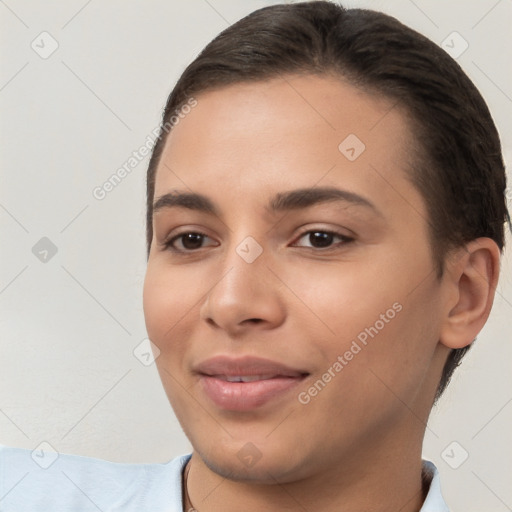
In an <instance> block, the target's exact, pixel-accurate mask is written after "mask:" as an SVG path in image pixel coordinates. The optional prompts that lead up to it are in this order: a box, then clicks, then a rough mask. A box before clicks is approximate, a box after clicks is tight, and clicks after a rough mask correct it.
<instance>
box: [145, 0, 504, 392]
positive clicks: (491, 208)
mask: <svg viewBox="0 0 512 512" xmlns="http://www.w3.org/2000/svg"><path fill="white" fill-rule="evenodd" d="M300 73H303V74H304V73H307V74H317V75H334V76H339V77H343V78H345V79H348V80H349V82H350V83H352V84H354V85H356V86H358V87H362V88H364V89H365V90H367V91H368V92H369V93H373V94H378V95H382V96H384V97H387V98H389V99H390V100H391V101H393V102H395V103H396V102H400V104H401V106H402V108H405V110H406V112H407V113H408V114H409V117H410V118H412V120H413V122H414V124H415V131H414V138H415V142H416V146H417V149H418V156H417V158H416V162H415V164H414V166H413V168H412V169H411V172H410V179H411V181H412V183H413V184H414V185H415V186H416V187H417V189H418V190H419V192H420V193H421V195H422V197H423V198H424V200H425V203H426V206H427V211H428V215H429V219H428V221H427V222H428V223H429V228H430V229H429V232H430V242H431V247H432V256H433V260H434V262H435V265H436V270H437V277H438V278H441V277H442V275H443V269H444V262H445V258H446V255H447V254H448V253H449V251H450V250H451V249H453V248H456V247H461V246H463V245H464V244H465V243H467V242H469V241H471V240H474V239H476V238H478V237H489V238H492V239H493V240H494V241H495V242H496V243H497V245H498V246H499V248H500V251H502V250H503V247H504V224H505V222H506V221H508V224H509V226H510V227H511V229H512V225H511V223H510V215H509V212H508V210H507V203H506V175H505V169H504V163H503V159H502V154H501V145H500V140H499V135H498V132H497V130H496V127H495V125H494V122H493V119H492V117H491V114H490V113H489V110H488V108H487V105H486V103H485V101H484V100H483V98H482V96H481V95H480V93H479V92H478V90H477V88H476V87H475V86H474V84H473V83H472V82H471V80H470V79H469V78H468V77H467V76H466V74H465V73H464V71H463V70H462V68H461V67H460V66H459V65H458V64H457V62H456V61H455V60H453V59H452V58H451V57H450V56H449V55H448V54H447V53H446V52H445V51H444V50H442V49H441V48H439V47H438V46H437V45H436V44H435V43H433V42H432V41H430V40H429V39H427V38H426V37H424V36H423V35H421V34H419V33H418V32H416V31H414V30H412V29H410V28H409V27H407V26H405V25H403V24H402V23H400V22H399V21H398V20H396V19H395V18H393V17H391V16H388V15H386V14H383V13H380V12H376V11H371V10H366V9H345V8H343V7H341V6H340V5H338V4H335V3H331V2H328V1H313V2H300V3H294V4H278V5H272V6H269V7H264V8H262V9H258V10H257V11H254V12H253V13H251V14H249V15H248V16H246V17H245V18H243V19H241V20H239V21H238V22H236V23H234V24H233V25H231V26H230V27H228V28H227V29H225V30H224V31H223V32H221V33H220V34H219V35H218V36H217V37H216V38H215V39H213V41H211V42H210V43H209V44H208V45H207V46H206V47H205V48H204V49H203V50H202V51H201V53H200V54H199V55H198V56H197V57H196V58H195V59H194V61H193V62H191V63H190V64H189V65H188V67H187V68H186V69H185V71H184V72H183V73H182V75H181V77H180V78H179V80H178V81H177V83H176V85H175V87H174V88H173V90H172V92H171V94H170V95H169V98H168V100H167V104H166V106H165V109H164V112H163V117H162V126H161V129H160V135H159V138H158V140H157V142H156V144H155V146H154V148H153V153H152V155H151V160H150V162H149V167H148V172H147V217H146V235H147V253H148V257H149V252H150V249H151V241H152V238H153V226H152V221H153V201H154V192H155V176H156V170H157V167H158V162H159V160H160V156H161V154H162V150H163V148H164V145H165V141H166V135H167V133H168V132H169V129H168V127H169V122H170V119H171V118H172V117H173V116H175V115H176V114H177V112H179V109H180V107H181V106H183V105H184V104H185V103H186V102H187V100H189V99H190V97H191V96H192V95H197V94H198V93H200V92H204V91H207V90H212V89H218V88H221V87H223V86H227V85H231V84H235V83H241V82H251V81H260V80H266V79H271V78H277V77H279V76H281V75H284V74H300ZM166 123H167V124H166ZM470 346H471V345H469V346H467V347H464V348H460V349H453V350H452V351H451V353H450V355H449V356H448V359H447V361H446V364H445V367H444V370H443V375H442V378H441V382H440V384H439V387H438V390H437V394H436V400H437V399H438V398H439V396H441V394H442V392H443V391H444V389H445V388H446V386H447V384H448V382H449V380H450V377H451V375H452V373H453V371H454V369H455V368H456V367H457V366H458V365H459V364H460V362H461V359H462V357H463V356H464V354H465V353H466V351H467V350H468V349H469V347H470Z"/></svg>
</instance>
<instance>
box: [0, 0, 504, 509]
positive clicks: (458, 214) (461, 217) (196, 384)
mask: <svg viewBox="0 0 512 512" xmlns="http://www.w3.org/2000/svg"><path fill="white" fill-rule="evenodd" d="M505 188H506V178H505V171H504V165H503V161H502V156H501V148H500V142H499V137H498V134H497V131H496V128H495V126H494V123H493V121H492V118H491V116H490V113H489V111H488V109H487V107H486V105H485V102H484V100H483V99H482V97H481V95H480V94H479V93H478V91H477V90H476V88H475V87H474V85H473V84H472V83H471V81H470V80H469V79H468V77H467V76H466V75H465V74H464V73H463V71H462V70H461V68H460V67H459V65H458V64H457V63H456V62H455V61H454V60H453V59H452V58H451V57H449V56H448V55H447V54H446V53H445V52H444V51H443V50H442V49H440V48H438V47H437V46H436V45H435V44H434V43H433V42H431V41H429V40H427V39H426V38H425V37H423V36H421V35H420V34H418V33H416V32H415V31H413V30H411V29H409V28H407V27H406V26H404V25H403V24H401V23H399V22H398V21H397V20H396V19H394V18H392V17H390V16H386V15H384V14H381V13H378V12H374V11H369V10H360V9H348V10H346V9H344V8H343V7H341V6H339V5H336V4H334V3H330V2H323V1H320V2H304V3H295V4H290V5H284V4H283V5H274V6H271V7H267V8H263V9H260V10H258V11H255V12H254V13H252V14H251V15H249V16H247V17H245V18H243V19H242V20H240V21H239V22H237V23H235V24H233V25H232V26H230V27H229V28H227V29H226V30H224V31H223V32H222V33H221V34H220V35H219V36H218V37H217V38H215V39H214V40H213V41H212V42H211V43H210V44H208V45H207V46H206V48H205V49H204V50H203V51H202V52H201V53H200V55H199V56H198V57H197V58H196V59H195V60H194V61H193V62H192V63H191V64H190V65H189V66H188V67H187V68H186V70H185V71H184V72H183V74H182V76H181V78H180V79H179V81H178V82H177V84H176V86H175V87H174V89H173V91H172V93H171V94H170V96H169V99H168V102H167V105H166V108H165V111H164V115H163V120H162V128H161V132H160V138H159V140H158V142H157V144H156V145H155V147H154V150H153V154H152V157H151V160H150V164H149V168H148V175H147V249H148V266H147V273H146V279H145V284H144V313H145V319H146V326H147V330H148V335H149V338H150V339H151V340H152V343H153V344H154V346H155V347H157V348H158V351H159V356H158V358H157V359H156V364H157V367H158V371H159V374H160V377H161V380H162V383H163V386H164V388H165V391H166V393H167V396H168V398H169V401H170V403H171V405H172V407H173V409H174V411H175V413H176V416H177V418H178V420H179V422H180V424H181V426H182V428H183V430H184V432H185V434H186V435H187V437H188V438H189V440H190V442H191V444H192V446H193V453H192V454H188V455H184V456H181V457H177V458H176V459H173V460H172V461H170V462H169V463H168V464H117V463H111V462H107V461H101V460H96V459H89V458H84V457H78V456H70V455H68V456H61V457H62V461H61V462H60V466H57V465H55V466H52V467H49V468H48V469H46V470H45V471H39V472H37V474H35V475H32V474H30V476H29V477H27V474H28V470H27V468H28V467H29V466H28V465H29V463H30V462H31V461H30V460H29V459H30V457H29V453H30V452H27V451H26V450H20V449H9V448H4V449H3V450H0V458H1V460H2V464H3V467H4V468H7V470H6V471H4V475H3V477H2V478H3V479H2V480H1V482H2V484H1V485H2V486H1V487H0V490H1V492H2V493H3V494H5V493H8V494H11V495H12V497H11V498H9V496H7V497H4V500H5V501H4V503H6V504H10V505H5V506H6V508H5V510H14V509H15V506H16V505H19V506H21V505H20V504H24V506H25V505H26V506H25V508H23V507H22V508H23V510H48V509H51V508H52V506H54V504H55V503H58V504H59V506H60V507H61V508H62V507H64V508H63V509H69V510H71V509H72V510H98V509H99V510H141V509H147V510H173V511H182V510H198V511H199V512H212V511H223V512H231V511H235V510H244V511H249V512H256V511H263V510H297V511H299V510H317V511H323V512H331V511H337V512H340V511H341V512H342V511H351V512H357V511H367V510H374V511H397V510H401V511H403V512H413V511H414V512H417V511H421V512H441V511H445V510H448V507H447V505H446V503H445V501H444V500H443V497H442V495H441V492H440V484H439V475H438V473H437V470H436V468H435V466H434V465H433V464H432V463H431V462H428V461H423V460H422V458H421V449H422V441H423V437H424V433H425V428H426V422H427V419H428V417H429V413H430V410H431V408H432V406H433V404H434V403H435V401H436V400H437V399H438V398H439V397H440V396H441V394H442V392H443V391H444V389H445V388H446V386H447V384H448V382H449V380H450V377H451V375H452V373H453V371H454V369H455V368H456V366H457V365H458V364H459V363H460V361H461V359H462V357H463V355H464V353H465V352H466V351H467V350H468V348H469V347H470V346H471V343H472V342H473V340H474V339H475V337H476V336H477V334H478V333H479V332H480V330H481V329H482V327H483V326H484V324H485V322H486V320H487V318H488V316H489V313H490V310H491V307H492V303H493V297H494V292H495V289H496V285H497V282H498V275H499V266H500V252H501V251H502V250H503V246H504V228H505V223H506V222H508V225H509V226H510V217H509V214H508V211H507V206H506V201H505ZM52 468H53V469H52ZM24 473H25V474H24ZM25 477H27V481H26V483H24V482H23V480H24V478H25ZM56 484H58V491H55V494H52V493H53V492H54V491H50V489H55V488H56ZM24 486H25V487H24ZM17 487H18V490H17V491H16V488H17ZM22 489H24V491H22ZM77 489H78V490H79V491H80V492H77ZM80 493H81V494H80ZM77 496H79V497H77ZM0 497H1V496H0ZM9 500H11V501H9ZM79 503H80V504H79ZM1 504H2V502H0V505H1ZM9 506H10V507H11V508H9ZM20 509H21V508H20ZM2 510H3V509H2Z"/></svg>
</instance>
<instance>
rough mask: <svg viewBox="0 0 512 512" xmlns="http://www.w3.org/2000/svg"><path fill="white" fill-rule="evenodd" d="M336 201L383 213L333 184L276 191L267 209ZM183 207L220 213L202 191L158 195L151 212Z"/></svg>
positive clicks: (299, 206)
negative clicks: (330, 185)
mask: <svg viewBox="0 0 512 512" xmlns="http://www.w3.org/2000/svg"><path fill="white" fill-rule="evenodd" d="M333 201H339V202H343V203H347V204H350V205H355V206H362V207H365V208H368V209H370V210H373V212H374V213H376V214H377V215H379V216H381V217H382V216H383V215H382V213H381V212H380V211H379V210H378V209H377V207H376V206H375V205H374V204H373V203H372V202H371V201H369V200H368V199H367V198H365V197H363V196H361V195H359V194H356V193H355V192H350V191H348V190H342V189H339V188H335V187H313V188H299V189H295V190H289V191H287V192H279V193H278V194H276V195H275V196H274V197H272V198H271V199H270V201H269V202H268V204H267V206H266V207H265V208H266V210H267V211H268V212H270V213H277V212H282V211H289V210H298V209H303V208H309V207H311V206H314V205H316V204H319V203H327V202H333ZM173 207H182V208H187V209H190V210H196V211H200V212H204V213H209V214H213V215H216V216H220V211H219V209H218V207H217V206H216V205H215V204H214V202H213V201H212V200H211V199H210V198H209V197H207V196H205V195H203V194H198V193H196V192H181V191H172V192H169V193H167V194H164V195H162V196H160V197H159V198H158V199H157V200H156V201H155V202H154V203H153V213H156V212H158V211H159V210H162V209H167V208H173Z"/></svg>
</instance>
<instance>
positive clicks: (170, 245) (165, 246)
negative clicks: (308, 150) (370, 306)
mask: <svg viewBox="0 0 512 512" xmlns="http://www.w3.org/2000/svg"><path fill="white" fill-rule="evenodd" d="M311 233H322V234H326V235H332V236H334V237H338V238H340V239H341V240H342V242H341V243H340V244H338V245H337V246H336V245H335V246H330V247H326V248H318V247H305V249H313V250H315V251H319V252H326V251H329V250H332V249H335V248H336V247H338V246H339V245H346V244H348V243H350V242H353V241H354V238H351V237H348V236H346V235H342V234H341V233H337V232H336V231H329V230H325V229H310V230H308V231H304V232H303V233H301V234H300V235H299V236H298V238H297V240H300V239H301V238H303V237H304V236H305V235H309V234H311ZM189 234H190V235H192V234H193V235H199V236H202V237H207V238H209V237H208V235H207V234H206V233H202V232H200V231H184V232H183V233H179V234H178V235H175V236H173V237H172V238H170V239H169V240H166V241H164V242H163V243H162V247H163V249H164V250H168V251H171V252H173V253H177V254H187V253H188V254H193V253H196V252H199V251H200V250H201V249H202V247H201V248H199V249H177V248H176V247H174V245H173V244H174V241H175V240H178V239H180V238H182V237H183V236H185V235H189Z"/></svg>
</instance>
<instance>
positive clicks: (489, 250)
mask: <svg viewBox="0 0 512 512" xmlns="http://www.w3.org/2000/svg"><path fill="white" fill-rule="evenodd" d="M499 272H500V250H499V247H498V245H497V244H496V242H495V241H494V240H492V239H490V238H477V239H476V240H472V241H471V242H469V243H468V244H466V245H465V246H464V247H462V248H460V249H457V250H456V252H455V253H454V254H453V256H452V257H451V258H449V259H447V265H446V275H445V276H444V278H443V279H445V280H446V283H445V285H446V287H447V290H449V292H448V294H447V297H448V298H447V301H446V316H445V318H444V320H443V322H442V325H441V332H440V337H439V340H440V342H441V343H442V344H443V345H445V346H447V347H449V348H462V347H466V346H467V345H470V344H471V343H472V342H473V340H474V339H475V338H476V336H477V334H478V333H479V332H480V331H481V330H482V328H483V326H484V325H485V322H486V321H487V318H488V317H489V314H490V312H491V308H492V304H493V301H494V293H495V291H496V286H497V284H498V277H499Z"/></svg>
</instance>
